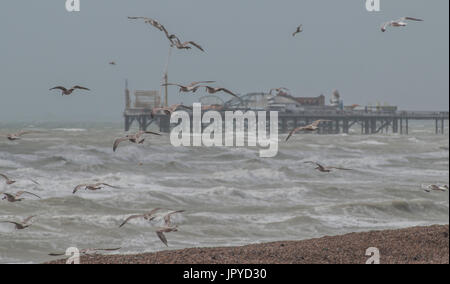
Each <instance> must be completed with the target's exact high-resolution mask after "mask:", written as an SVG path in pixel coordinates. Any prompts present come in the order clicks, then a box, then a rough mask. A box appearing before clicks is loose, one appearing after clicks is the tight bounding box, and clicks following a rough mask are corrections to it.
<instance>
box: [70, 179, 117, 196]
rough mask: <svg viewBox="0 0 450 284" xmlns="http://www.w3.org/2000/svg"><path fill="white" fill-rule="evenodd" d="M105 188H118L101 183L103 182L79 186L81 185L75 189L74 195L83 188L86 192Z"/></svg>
mask: <svg viewBox="0 0 450 284" xmlns="http://www.w3.org/2000/svg"><path fill="white" fill-rule="evenodd" d="M105 186H109V187H112V188H118V187H117V186H112V185H109V184H107V183H101V182H99V183H95V184H79V185H77V186H76V187H75V189H74V190H73V192H72V193H73V194H75V193H76V192H77V191H78V190H79V189H81V188H83V187H84V190H87V189H89V190H98V189H102V188H104V187H105Z"/></svg>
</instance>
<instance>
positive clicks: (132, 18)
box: [128, 17, 148, 20]
mask: <svg viewBox="0 0 450 284" xmlns="http://www.w3.org/2000/svg"><path fill="white" fill-rule="evenodd" d="M128 19H130V20H138V19H144V20H147V19H148V18H147V17H128Z"/></svg>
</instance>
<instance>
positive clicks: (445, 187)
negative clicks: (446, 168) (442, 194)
mask: <svg viewBox="0 0 450 284" xmlns="http://www.w3.org/2000/svg"><path fill="white" fill-rule="evenodd" d="M424 190H425V191H426V192H431V191H433V190H434V191H447V190H448V185H446V184H445V185H436V184H430V185H428V186H426V188H425V189H424Z"/></svg>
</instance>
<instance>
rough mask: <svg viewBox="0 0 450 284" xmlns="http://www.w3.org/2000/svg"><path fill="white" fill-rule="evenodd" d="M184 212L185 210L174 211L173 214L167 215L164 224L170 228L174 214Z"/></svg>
mask: <svg viewBox="0 0 450 284" xmlns="http://www.w3.org/2000/svg"><path fill="white" fill-rule="evenodd" d="M184 211H185V210H177V211H172V212H170V213H168V214H166V216H164V222H165V223H166V225H167V226H170V225H171V223H170V216H171V215H173V214H176V213H182V212H184Z"/></svg>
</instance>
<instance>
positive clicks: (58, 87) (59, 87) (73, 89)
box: [50, 85, 90, 96]
mask: <svg viewBox="0 0 450 284" xmlns="http://www.w3.org/2000/svg"><path fill="white" fill-rule="evenodd" d="M56 89H57V90H61V95H62V96H64V95H66V96H68V95H70V94H72V92H73V91H75V90H76V89H79V90H87V91H90V89H88V88H85V87H82V86H78V85H76V86H73V87H72V88H70V89H66V88H64V87H63V86H56V87H53V88H51V89H50V91H51V90H56Z"/></svg>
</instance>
